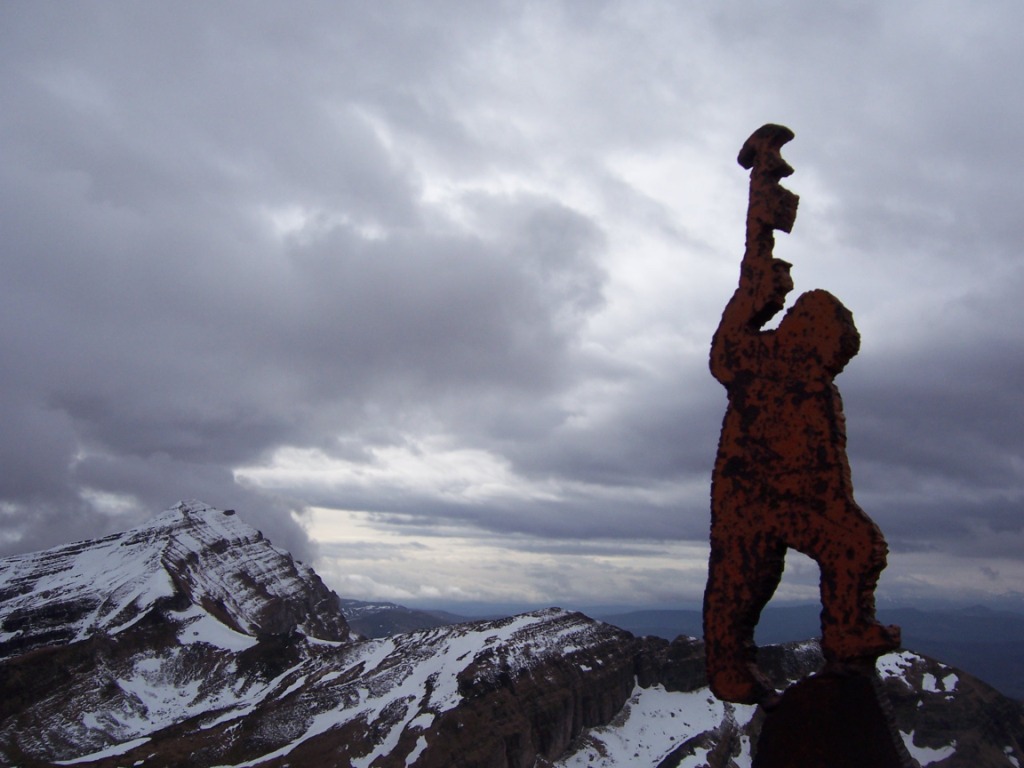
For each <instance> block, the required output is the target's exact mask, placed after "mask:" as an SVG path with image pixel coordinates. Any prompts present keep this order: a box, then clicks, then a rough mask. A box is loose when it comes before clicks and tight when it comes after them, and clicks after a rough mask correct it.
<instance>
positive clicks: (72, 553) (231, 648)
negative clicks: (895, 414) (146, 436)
mask: <svg viewBox="0 0 1024 768" xmlns="http://www.w3.org/2000/svg"><path fill="white" fill-rule="evenodd" d="M343 609H344V610H343ZM346 612H347V614H348V617H349V618H348V619H346V615H345V613H346ZM383 616H389V617H390V618H389V622H390V624H389V625H388V626H390V627H392V628H393V629H396V630H397V629H398V628H400V627H401V629H400V631H395V632H392V634H390V636H387V637H377V638H370V637H369V635H371V634H373V633H375V632H379V631H381V630H382V629H384V625H383V624H382V623H381V622H382V617H383ZM634 618H636V617H634ZM648 618H650V617H648ZM661 618H665V617H661ZM451 619H452V617H451V616H446V617H438V616H428V615H427V614H425V613H423V612H419V611H413V610H410V609H407V608H403V607H402V606H397V605H395V604H381V603H377V604H372V603H365V602H358V601H342V600H341V599H340V598H338V596H337V595H335V594H334V593H333V592H331V591H330V590H329V589H327V588H326V587H325V586H324V584H323V582H322V581H321V580H320V579H319V577H318V576H317V575H316V574H315V573H314V572H313V571H312V570H311V569H309V568H308V567H306V566H302V565H300V564H298V563H296V562H295V561H294V560H293V559H292V558H291V556H290V555H289V554H288V553H287V552H285V551H284V550H281V549H278V548H276V547H274V546H273V545H272V544H271V543H270V542H269V541H267V540H266V539H265V538H264V537H263V536H262V534H260V533H259V531H256V530H254V529H253V528H251V527H249V526H248V525H246V524H245V523H244V522H243V521H242V520H241V519H240V516H239V515H236V514H234V513H233V512H232V511H231V510H219V509H214V508H212V507H209V506H207V505H205V504H202V503H199V502H183V503H180V504H178V505H176V506H175V507H173V508H172V509H170V510H168V511H167V512H165V513H163V514H161V515H158V516H157V517H156V518H154V519H153V520H152V521H151V522H150V523H149V524H147V525H144V526H140V527H138V528H134V529H132V530H129V531H126V532H124V533H121V534H116V535H113V536H107V537H104V538H102V539H96V540H92V541H86V542H78V543H75V544H69V545H67V546H63V547H57V548H54V549H51V550H47V551H45V552H40V553H35V554H31V555H21V556H17V557H12V558H7V559H5V560H0V765H9V766H20V768H40V767H41V766H47V767H51V766H56V765H77V766H94V767H95V768H115V766H117V767H120V766H133V767H134V766H143V767H145V768H161V767H162V766H201V767H205V766H222V767H224V768H228V767H233V768H243V766H266V767H267V768H271V767H276V768H284V766H341V767H345V766H358V767H359V768H371V767H375V768H399V767H402V768H408V767H410V766H415V767H416V768H440V766H445V767H446V768H447V767H448V766H467V767H468V766H478V767H479V768H492V767H493V768H507V767H508V766H524V767H525V766H537V767H538V768H539V767H540V766H547V767H549V768H551V767H555V768H570V767H572V768H576V767H579V768H582V766H609V767H610V766H650V768H655V767H656V766H657V767H661V768H671V767H673V766H674V767H676V768H682V767H684V766H698V765H712V766H715V768H719V767H721V768H743V767H746V766H750V765H751V757H752V755H751V750H752V748H753V745H755V744H757V741H758V735H759V733H760V730H761V728H762V724H763V723H764V722H765V713H764V712H763V711H762V710H761V708H759V707H753V706H740V705H732V704H726V703H723V702H720V701H718V700H716V699H715V698H714V697H713V696H712V695H711V694H710V692H709V691H708V689H707V687H706V680H705V676H704V665H703V646H702V644H701V643H700V642H699V641H698V640H696V639H694V638H691V637H685V636H684V637H680V638H677V639H675V640H673V641H672V642H669V641H668V640H666V639H662V638H659V637H653V636H651V637H638V636H637V635H635V634H632V633H630V632H627V631H625V630H624V629H620V628H619V627H617V626H614V625H613V624H611V623H607V622H601V621H596V620H594V619H591V618H588V617H587V616H584V615H583V614H580V613H573V612H569V611H564V610H561V609H557V608H550V609H546V610H541V611H532V612H529V613H525V614H520V615H516V616H507V617H502V618H499V619H493V620H481V621H473V622H468V623H456V624H451V625H445V626H435V627H432V628H428V629H417V630H415V631H409V627H410V626H414V625H416V624H418V623H421V622H423V621H428V620H429V621H435V622H436V621H449V620H451ZM622 621H624V622H625V621H626V620H625V619H622ZM672 633H674V634H678V633H676V632H675V630H672ZM760 663H761V665H762V667H763V668H764V669H765V671H766V673H767V674H768V675H769V676H770V677H771V679H772V680H773V683H774V684H775V685H777V686H779V687H785V686H786V685H788V684H789V683H791V682H792V681H793V680H796V679H798V678H803V677H805V676H807V675H809V674H811V673H813V672H815V670H817V669H818V668H820V665H821V663H822V662H821V655H820V651H819V650H818V648H817V645H816V643H814V642H803V643H792V644H787V645H784V646H777V645H776V646H768V647H765V648H763V649H762V655H761V659H760ZM876 670H877V673H878V680H879V683H878V685H879V686H880V689H881V690H882V691H883V692H884V696H885V698H886V699H887V700H888V701H889V702H891V705H892V718H893V723H894V728H895V731H896V732H897V733H898V742H899V743H901V744H902V746H901V749H902V748H903V747H905V748H906V750H907V751H908V752H909V754H911V755H913V756H914V758H916V759H917V761H918V762H919V764H920V765H922V766H925V765H933V764H934V765H937V766H938V765H941V766H942V768H967V767H968V766H969V767H970V768H996V767H997V766H998V767H999V768H1002V767H1003V766H1006V767H1008V768H1011V767H1012V768H1020V766H1021V764H1022V761H1024V706H1022V705H1021V704H1020V702H1016V701H1013V700H1011V699H1009V698H1007V697H1005V696H1002V695H1001V694H1000V693H998V692H997V691H996V690H994V689H993V688H991V687H990V686H988V685H986V684H984V683H982V682H980V681H979V680H977V679H975V678H973V677H972V676H971V675H969V674H966V673H964V672H962V671H961V670H959V669H957V668H955V667H952V666H949V665H947V664H944V663H941V662H939V661H936V660H934V659H931V658H928V657H927V656H924V655H921V654H919V653H917V652H914V651H909V650H907V651H901V652H898V653H893V654H889V655H887V656H884V657H882V658H881V659H879V661H878V664H877V666H876Z"/></svg>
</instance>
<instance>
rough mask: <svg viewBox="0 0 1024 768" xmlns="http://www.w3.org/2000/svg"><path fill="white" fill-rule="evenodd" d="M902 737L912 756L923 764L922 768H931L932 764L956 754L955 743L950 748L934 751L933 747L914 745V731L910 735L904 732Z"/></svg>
mask: <svg viewBox="0 0 1024 768" xmlns="http://www.w3.org/2000/svg"><path fill="white" fill-rule="evenodd" d="M900 736H902V737H903V743H904V744H905V745H906V747H907V751H908V752H909V753H910V756H911V757H913V758H914V759H915V760H917V762H918V763H920V764H921V768H925V767H926V766H929V765H931V764H932V763H937V762H939V761H940V760H945V759H946V758H947V757H950V756H952V755H954V754H956V742H955V741H954V742H953V743H952V744H950V745H948V746H945V747H938V748H937V749H933V748H931V747H919V746H917V745H916V744H914V732H913V731H911V732H910V733H904V732H903V731H900Z"/></svg>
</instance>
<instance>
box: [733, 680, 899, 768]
mask: <svg viewBox="0 0 1024 768" xmlns="http://www.w3.org/2000/svg"><path fill="white" fill-rule="evenodd" d="M889 710H890V705H889V702H888V700H887V699H886V697H885V693H884V692H883V691H881V690H880V686H879V683H878V679H877V677H876V675H875V674H874V672H873V671H870V672H868V671H863V672H861V671H857V672H843V673H841V674H840V673H834V672H828V671H825V672H822V673H821V674H818V675H815V676H814V677H809V678H807V679H806V680H802V681H800V682H799V683H797V684H796V685H794V686H792V687H790V688H788V689H787V690H786V691H785V693H783V694H782V697H781V700H780V701H779V702H778V704H776V705H775V706H774V707H772V708H771V709H770V710H769V711H768V713H767V715H766V717H765V720H764V725H763V726H762V728H761V736H760V738H759V739H758V742H757V746H756V748H755V752H754V760H753V763H752V768H918V764H917V762H916V761H915V760H913V759H912V758H911V757H910V755H909V754H908V753H907V750H906V747H905V746H904V745H903V742H902V740H901V739H900V737H899V734H898V733H897V731H896V728H895V726H894V725H893V722H892V716H891V713H890V711H889Z"/></svg>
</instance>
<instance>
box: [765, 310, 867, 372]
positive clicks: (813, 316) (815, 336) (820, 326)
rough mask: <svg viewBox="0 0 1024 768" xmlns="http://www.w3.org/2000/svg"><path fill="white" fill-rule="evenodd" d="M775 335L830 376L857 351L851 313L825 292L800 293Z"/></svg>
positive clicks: (855, 328) (858, 336)
mask: <svg viewBox="0 0 1024 768" xmlns="http://www.w3.org/2000/svg"><path fill="white" fill-rule="evenodd" d="M778 333H779V340H780V341H781V342H782V343H784V344H785V345H786V346H788V347H789V348H790V349H793V350H795V351H796V352H797V354H800V355H805V356H807V357H808V358H811V357H814V358H817V359H818V360H819V361H820V363H821V365H822V367H823V368H824V369H825V370H826V371H828V372H829V373H830V374H832V375H833V376H835V375H837V374H838V373H840V372H841V371H842V370H843V368H845V367H846V364H847V363H848V362H850V360H852V359H853V357H854V356H855V355H856V354H857V352H859V351H860V334H859V333H858V332H857V326H856V325H854V323H853V314H852V313H851V312H850V310H848V309H847V308H846V307H844V306H843V303H842V302H841V301H839V299H837V298H836V297H835V296H833V295H832V294H831V293H829V292H828V291H808V292H807V293H803V294H800V296H799V298H797V300H796V302H794V304H793V308H792V309H790V310H789V312H787V313H786V317H785V318H784V319H783V321H782V323H781V324H780V325H779V329H778Z"/></svg>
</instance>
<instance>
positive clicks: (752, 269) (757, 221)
mask: <svg viewBox="0 0 1024 768" xmlns="http://www.w3.org/2000/svg"><path fill="white" fill-rule="evenodd" d="M792 138H793V132H792V131H791V130H789V128H786V127H785V126H782V125H774V124H772V123H768V124H767V125H762V126H761V127H760V128H758V129H757V130H756V131H754V133H752V134H751V135H750V138H749V139H747V140H746V141H745V142H744V143H743V148H742V149H740V153H739V156H738V157H737V158H736V160H737V162H739V164H740V165H741V166H742V167H744V168H746V169H748V170H749V171H750V198H749V200H750V202H749V205H748V208H747V239H746V248H745V250H744V252H743V261H742V262H741V264H740V283H739V287H738V288H737V289H736V293H734V294H733V297H732V299H731V300H730V301H729V304H728V305H727V306H726V309H725V312H724V313H723V315H722V322H721V324H720V325H719V327H718V332H717V333H716V334H715V338H714V340H713V342H712V348H711V372H712V373H713V374H714V376H715V378H717V379H718V380H719V381H721V382H722V383H723V384H724V383H726V382H727V381H729V380H731V379H732V377H733V376H734V375H735V373H736V370H737V369H736V360H737V357H738V355H737V353H738V352H740V349H739V347H742V346H746V343H750V342H752V341H753V339H751V338H750V337H749V335H750V334H752V333H755V334H756V332H757V331H758V330H760V328H761V327H762V326H763V325H764V324H765V323H767V322H768V321H769V320H770V319H771V318H772V317H774V316H775V315H776V314H777V313H778V312H779V311H780V310H781V309H782V308H783V306H784V305H785V301H786V295H787V294H788V293H789V292H790V291H791V290H792V289H793V280H792V278H791V277H790V276H789V267H790V265H789V263H788V262H785V261H782V260H781V259H776V258H775V257H774V256H773V250H774V248H775V230H777V229H778V230H781V231H783V232H789V231H791V230H792V229H793V222H794V221H796V209H797V205H798V203H799V202H800V198H799V197H798V196H797V195H795V194H793V193H792V192H790V191H789V190H788V189H786V188H785V187H783V186H782V185H781V184H779V181H780V180H781V179H784V178H785V177H786V176H789V175H790V174H792V173H793V169H792V168H791V167H790V165H789V163H787V162H786V161H785V160H783V159H782V154H781V149H782V147H783V145H784V144H786V143H787V142H788V141H790V140H791V139H792ZM740 356H742V355H740Z"/></svg>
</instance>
